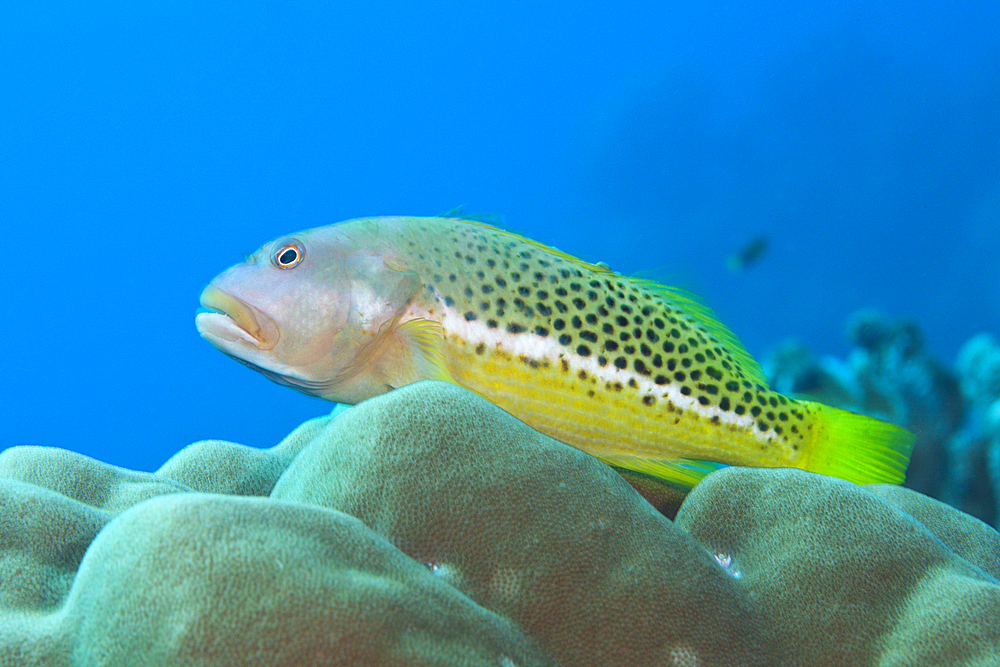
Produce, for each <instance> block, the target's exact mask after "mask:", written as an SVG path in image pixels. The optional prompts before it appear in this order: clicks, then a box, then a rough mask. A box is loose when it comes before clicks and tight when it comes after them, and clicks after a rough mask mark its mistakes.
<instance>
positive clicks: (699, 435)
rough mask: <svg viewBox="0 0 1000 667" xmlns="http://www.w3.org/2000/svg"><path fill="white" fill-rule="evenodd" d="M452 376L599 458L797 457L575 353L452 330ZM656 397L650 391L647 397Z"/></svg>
mask: <svg viewBox="0 0 1000 667" xmlns="http://www.w3.org/2000/svg"><path fill="white" fill-rule="evenodd" d="M447 338H448V340H447V342H446V348H447V353H446V358H447V360H448V366H449V371H450V372H451V374H452V377H453V378H454V379H455V380H456V382H458V383H459V384H461V385H462V386H464V387H466V388H468V389H471V390H472V391H474V392H476V393H478V394H480V395H481V396H483V397H484V398H486V399H488V400H489V401H491V402H492V403H495V404H496V405H499V406H500V407H501V408H503V409H504V410H506V411H507V412H509V413H510V414H512V415H513V416H515V417H517V418H518V419H520V420H521V421H523V422H525V423H526V424H528V425H530V426H531V427H533V428H535V429H537V430H538V431H541V432H542V433H545V434H547V435H549V436H551V437H553V438H555V439H557V440H559V441H561V442H564V443H566V444H568V445H572V446H573V447H576V448H578V449H581V450H583V451H585V452H588V453H590V454H592V455H594V456H597V457H598V458H616V457H623V456H625V457H637V458H643V459H651V460H672V459H678V458H684V459H697V460H706V461H717V462H721V463H728V464H732V465H755V466H788V465H794V463H792V462H791V461H790V457H789V455H788V453H787V452H785V451H782V450H783V448H782V447H780V446H777V444H776V443H773V442H770V441H767V440H765V439H760V438H757V437H755V436H754V434H752V433H748V432H747V429H745V428H743V427H740V426H738V425H735V424H726V423H719V422H718V421H713V420H712V419H711V418H709V417H706V416H704V415H701V414H699V413H698V412H697V410H695V409H681V408H679V407H677V406H676V405H674V404H673V403H672V402H670V401H669V400H666V399H658V400H654V401H652V402H651V403H648V404H647V403H645V402H644V401H643V396H642V395H640V393H639V392H638V391H636V390H635V389H634V388H632V387H631V386H630V385H629V380H630V379H634V376H633V375H632V374H631V373H629V372H627V371H622V372H620V373H619V374H618V375H619V376H620V379H618V380H616V381H614V382H608V381H605V380H601V379H598V378H596V377H594V376H592V375H587V373H586V371H580V370H578V369H576V368H574V365H573V363H572V360H571V359H568V358H566V357H564V358H563V359H560V361H559V362H558V363H552V362H549V361H547V360H544V361H536V360H533V359H530V358H528V357H527V356H519V357H515V356H513V355H512V354H510V353H506V352H504V351H503V350H498V349H495V348H489V347H487V346H485V345H477V346H476V345H471V344H468V343H466V342H465V341H464V340H463V339H461V338H460V337H458V336H455V335H450V336H448V337H447ZM647 400H649V399H647Z"/></svg>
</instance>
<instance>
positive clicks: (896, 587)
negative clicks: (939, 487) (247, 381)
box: [0, 382, 1000, 667]
mask: <svg viewBox="0 0 1000 667" xmlns="http://www.w3.org/2000/svg"><path fill="white" fill-rule="evenodd" d="M998 563H1000V536H998V534H997V533H996V531H994V530H993V529H992V528H990V527H989V526H987V525H985V524H983V523H982V522H980V521H978V520H976V519H974V518H972V517H970V516H968V515H965V514H963V513H961V512H959V511H957V510H955V509H953V508H951V507H949V506H947V505H945V504H943V503H940V502H938V501H935V500H932V499H930V498H928V497H926V496H924V495H921V494H920V493H917V492H915V491H911V490H908V489H903V488H898V487H888V486H877V485H876V486H871V487H859V486H856V485H853V484H850V483H847V482H843V481H840V480H836V479H832V478H827V477H823V476H819V475H813V474H810V473H806V472H802V471H798V470H763V469H746V468H727V469H724V470H721V471H719V472H716V473H713V474H712V475H710V476H709V477H708V478H706V479H705V481H703V482H702V483H701V484H700V485H699V486H698V487H697V488H696V489H695V490H694V491H693V492H692V493H691V494H690V495H689V496H688V497H687V499H686V500H685V501H684V502H683V504H682V505H681V507H680V510H679V512H678V514H677V517H676V520H675V521H671V520H669V519H667V518H666V517H664V516H663V515H661V514H660V513H658V512H657V511H655V510H654V509H653V508H652V507H651V506H650V505H649V504H648V503H646V501H645V500H643V499H642V498H641V497H640V496H639V495H638V494H637V493H636V492H635V491H634V490H633V489H632V487H630V486H629V485H628V484H626V483H625V482H624V481H623V480H622V479H621V478H620V477H619V476H617V475H616V474H615V473H614V472H613V471H612V470H611V469H610V468H608V467H607V466H605V465H603V464H601V463H600V462H598V461H597V460H596V459H594V458H592V457H590V456H588V455H586V454H584V453H582V452H579V451H578V450H575V449H572V448H570V447H567V446H565V445H562V444H560V443H558V442H556V441H554V440H552V439H551V438H548V437H546V436H544V435H541V434H539V433H537V432H536V431H534V430H532V429H530V428H529V427H527V426H525V425H524V424H522V423H521V422H519V421H517V420H515V419H513V418H511V417H510V416H509V415H507V414H506V413H505V412H503V411H502V410H500V409H498V408H496V407H495V406H493V405H491V404H490V403H488V402H486V401H484V400H483V399H481V398H479V397H477V396H475V395H474V394H471V393H470V392H467V391H465V390H463V389H461V388H459V387H457V386H454V385H450V384H445V383H434V382H422V383H417V384H415V385H411V386H408V387H405V388H403V389H401V390H397V391H394V392H391V393H390V394H387V395H385V396H382V397H379V398H376V399H372V400H370V401H366V402H365V403H363V404H361V405H359V406H357V407H355V408H351V409H349V410H337V411H335V413H334V414H333V415H332V416H328V417H323V418H319V419H315V420H312V421H309V422H307V423H305V424H303V425H302V426H301V427H299V428H298V429H297V430H296V431H294V432H293V433H292V434H290V435H289V436H288V437H287V438H286V439H285V440H284V441H283V442H281V443H280V444H278V445H277V446H276V447H274V448H272V449H270V450H257V449H252V448H249V447H244V446H242V445H237V444H233V443H227V442H222V441H202V442H199V443H195V444H193V445H190V446H188V447H186V448H185V449H183V450H181V451H180V452H178V453H177V454H176V455H175V456H174V457H172V458H171V459H170V460H169V461H167V462H166V463H165V464H164V465H163V466H162V467H161V468H160V470H158V471H157V472H156V473H139V472H133V471H128V470H124V469H121V468H115V467H113V466H109V465H107V464H104V463H101V462H99V461H95V460H93V459H89V458H86V457H83V456H80V455H77V454H74V453H72V452H68V451H65V450H57V449H49V448H37V447H18V448H13V449H9V450H7V451H5V452H3V453H2V454H0V665H4V666H7V665H12V666H13V665H45V666H60V667H61V666H67V667H69V666H77V665H79V666H81V667H82V666H85V665H86V666H90V665H205V666H208V665H492V666H499V667H512V666H515V665H516V666H526V665H565V666H571V665H572V666H575V665H584V666H586V665H595V666H596V665H608V666H612V665H615V666H620V665H677V666H699V667H702V666H710V665H727V666H729V665H748V666H749V665H804V666H809V665H816V666H820V665H847V664H849V665H894V666H896V665H922V666H934V665H983V666H985V665H994V664H998V662H1000V620H998V619H1000V582H998V577H1000V565H998Z"/></svg>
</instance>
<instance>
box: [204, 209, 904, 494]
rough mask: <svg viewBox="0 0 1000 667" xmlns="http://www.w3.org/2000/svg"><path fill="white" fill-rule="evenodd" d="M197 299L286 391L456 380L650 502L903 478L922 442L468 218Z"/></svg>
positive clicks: (643, 282) (219, 287)
mask: <svg viewBox="0 0 1000 667" xmlns="http://www.w3.org/2000/svg"><path fill="white" fill-rule="evenodd" d="M200 302H201V309H200V310H199V312H198V314H197V315H196V320H195V324H196V327H197V329H198V332H199V333H200V334H201V336H202V337H203V338H204V339H205V340H206V341H208V342H209V343H211V344H212V345H214V346H215V347H216V348H218V349H219V350H220V351H222V352H223V353H225V354H226V355H228V356H230V357H232V358H234V359H236V360H237V361H239V362H241V363H243V364H245V365H246V366H248V367H250V368H251V369H253V370H256V371H259V372H260V373H262V374H263V375H265V376H266V377H268V378H269V379H271V380H273V381H274V382H277V383H279V384H282V385H285V386H288V387H292V388H294V389H296V390H298V391H301V392H304V393H306V394H310V395H313V396H319V397H321V398H324V399H327V400H330V401H333V402H337V403H344V404H348V405H354V404H357V403H359V402H361V401H364V400H366V399H368V398H372V397H374V396H378V395H381V394H384V393H386V392H389V391H393V390H394V389H398V388H400V387H404V386H406V385H409V384H411V383H414V382H417V381H420V380H440V381H446V382H452V383H456V384H458V385H461V386H463V387H465V388H467V389H469V390H471V391H473V392H475V393H476V394H479V395H480V396H482V397H484V398H486V399H487V400H489V401H490V402H492V403H494V404H496V405H498V406H500V407H501V408H503V409H504V410H506V411H507V412H508V413H510V414H511V415H513V416H514V417H516V418H518V419H519V420H521V421H523V422H524V423H526V424H528V425H529V426H531V427H533V428H534V429H536V430H538V431H540V432H542V433H545V434H547V435H549V436H551V437H553V438H555V439H556V440H559V441H561V442H563V443H565V444H567V445H571V446H573V447H576V448H578V449H581V450H583V451H585V452H588V453H590V454H592V455H593V456H595V457H597V458H598V459H600V460H602V461H604V462H605V463H607V464H608V465H611V466H612V467H614V468H615V469H616V470H618V471H619V472H621V473H622V474H623V476H625V477H626V479H627V480H628V481H630V482H631V483H633V485H634V486H636V487H637V488H640V487H646V490H647V491H649V488H652V487H655V484H656V483H661V482H662V483H663V484H666V485H668V486H671V487H675V488H679V489H684V490H687V489H690V488H691V487H693V486H694V485H696V484H697V483H698V482H699V481H700V480H701V479H702V478H703V477H704V476H705V475H707V474H709V473H710V472H712V471H713V470H716V469H718V468H720V467H722V466H727V465H733V466H756V467H792V468H800V469H803V470H807V471H811V472H816V473H821V474H825V475H830V476H834V477H839V478H842V479H845V480H848V481H850V482H854V483H857V484H867V483H892V484H899V483H902V482H903V480H904V476H905V471H906V467H907V465H908V462H909V457H910V452H911V449H912V445H913V435H912V434H910V433H909V432H908V431H906V430H905V429H903V428H900V427H899V426H896V425H893V424H889V423H886V422H883V421H880V420H877V419H874V418H872V417H868V416H864V415H859V414H855V413H852V412H848V411H845V410H840V409H837V408H833V407H830V406H826V405H823V404H820V403H816V402H812V401H807V400H800V399H797V398H793V397H788V396H784V395H782V394H780V393H778V392H776V391H773V390H771V389H770V388H769V387H768V385H767V380H766V378H765V377H764V373H763V371H762V369H761V366H760V365H759V364H758V363H757V362H756V361H755V360H754V359H753V357H752V356H751V355H750V353H749V352H748V351H747V350H746V348H744V347H743V345H742V344H741V343H740V341H739V339H738V338H737V337H736V335H735V334H734V333H732V332H731V331H730V330H729V329H728V328H727V327H726V326H725V325H723V324H722V323H721V322H719V321H718V319H717V318H716V317H715V315H714V313H713V312H712V311H711V310H710V309H709V308H708V307H707V306H705V305H704V304H703V303H702V302H701V301H700V300H699V299H698V298H697V297H696V296H694V295H693V294H691V293H689V292H686V291H684V290H681V289H677V288H672V287H667V286H664V285H660V284H658V283H656V282H653V281H651V280H647V279H641V278H635V277H629V276H626V275H622V274H620V273H617V272H615V271H613V270H611V269H610V268H609V267H608V266H607V265H606V264H592V263H589V262H586V261H584V260H581V259H578V258H576V257H574V256H572V255H569V254H567V253H564V252H562V251H560V250H558V249H556V248H553V247H549V246H546V245H543V244H541V243H538V242H536V241H533V240H530V239H528V238H525V237H523V236H519V235H517V234H514V233H512V232H509V231H505V230H503V229H500V228H498V227H494V226H492V225H489V224H485V223H481V222H477V221H474V220H463V219H458V218H448V217H372V218H359V219H354V220H348V221H345V222H341V223H337V224H333V225H327V226H323V227H316V228H313V229H308V230H305V231H300V232H297V233H294V234H290V235H287V236H282V237H279V238H277V239H275V240H273V241H270V242H268V243H266V244H264V245H263V246H262V247H261V248H260V249H258V250H257V251H256V252H254V253H253V254H252V255H250V256H249V257H247V258H246V259H245V261H243V262H242V263H240V264H237V265H235V266H233V267H231V268H229V269H227V270H226V271H224V272H223V273H221V274H220V275H219V276H217V277H216V278H214V279H213V280H212V281H211V283H210V284H209V285H208V286H207V287H206V288H205V289H204V291H203V292H202V294H201V299H200ZM640 491H642V488H640Z"/></svg>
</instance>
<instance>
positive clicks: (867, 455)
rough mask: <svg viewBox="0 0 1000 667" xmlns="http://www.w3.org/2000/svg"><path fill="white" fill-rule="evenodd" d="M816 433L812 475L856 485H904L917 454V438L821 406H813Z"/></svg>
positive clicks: (809, 463)
mask: <svg viewBox="0 0 1000 667" xmlns="http://www.w3.org/2000/svg"><path fill="white" fill-rule="evenodd" d="M809 408H810V412H811V413H812V415H813V417H814V419H815V422H813V431H814V433H815V435H814V440H813V441H812V446H811V452H810V455H809V458H808V459H807V460H806V462H805V464H804V465H803V466H802V467H803V468H804V469H805V470H808V471H810V472H816V473H820V474H822V475H830V476H831V477H839V478H841V479H846V480H847V481H849V482H854V483H855V484H902V483H903V480H904V479H905V478H906V466H907V465H909V463H910V452H911V451H912V450H913V439H914V438H913V434H912V433H910V432H909V431H907V430H906V429H904V428H901V427H899V426H896V425H895V424H889V423H888V422H884V421H881V420H878V419H874V418H872V417H866V416H865V415H859V414H855V413H853V412H848V411H847V410H840V409H837V408H831V407H829V406H826V405H820V404H819V403H811V404H810V405H809Z"/></svg>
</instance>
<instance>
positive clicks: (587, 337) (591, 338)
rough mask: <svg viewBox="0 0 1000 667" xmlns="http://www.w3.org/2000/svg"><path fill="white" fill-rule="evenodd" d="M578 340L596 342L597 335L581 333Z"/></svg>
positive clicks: (586, 332) (587, 332) (590, 332)
mask: <svg viewBox="0 0 1000 667" xmlns="http://www.w3.org/2000/svg"><path fill="white" fill-rule="evenodd" d="M580 338H582V339H584V340H586V341H590V342H591V343H596V342H597V334H595V333H594V332H593V331H581V332H580Z"/></svg>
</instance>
